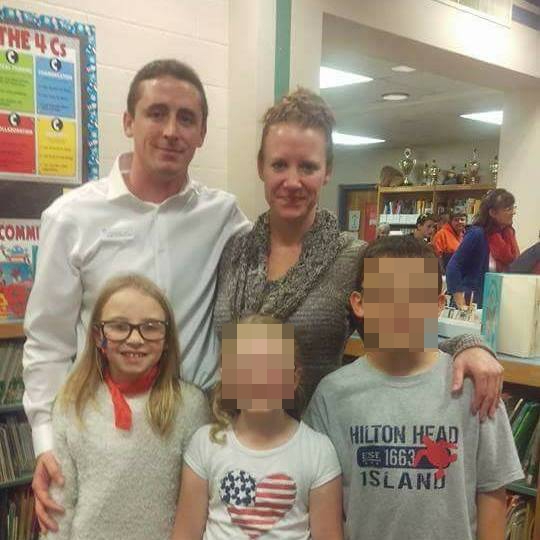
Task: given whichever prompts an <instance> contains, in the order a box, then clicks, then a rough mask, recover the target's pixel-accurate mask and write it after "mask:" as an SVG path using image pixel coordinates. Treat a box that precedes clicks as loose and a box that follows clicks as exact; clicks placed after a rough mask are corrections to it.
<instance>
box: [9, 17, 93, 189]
mask: <svg viewBox="0 0 540 540" xmlns="http://www.w3.org/2000/svg"><path fill="white" fill-rule="evenodd" d="M95 48H96V41H95V29H94V27H93V26H91V25H88V24H82V23H77V22H72V21H68V20H66V19H62V18H59V17H52V16H46V15H37V14H35V13H31V12H28V11H22V10H18V9H12V8H9V7H3V8H0V181H3V180H5V181H10V182H24V183H27V182H31V183H40V184H43V183H45V184H62V185H64V186H73V185H78V184H81V183H82V182H85V181H87V180H92V179H95V178H97V177H98V176H99V148H98V122H97V120H98V118H97V77H96V52H95ZM42 191H43V190H42ZM45 192H47V190H45Z"/></svg>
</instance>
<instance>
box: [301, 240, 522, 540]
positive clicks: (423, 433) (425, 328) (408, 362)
mask: <svg viewBox="0 0 540 540" xmlns="http://www.w3.org/2000/svg"><path fill="white" fill-rule="evenodd" d="M358 280H359V282H358V291H357V292H354V293H352V295H351V306H352V309H353V311H354V313H355V315H356V316H358V317H362V316H363V317H364V324H365V349H366V356H365V357H364V358H359V359H358V360H356V361H355V362H354V363H352V364H350V365H348V366H345V367H343V368H341V369H339V370H338V371H336V372H334V373H332V374H331V375H328V376H327V377H325V378H324V379H323V380H322V381H321V383H320V384H319V386H318V388H317V390H316V391H315V394H314V396H313V399H312V401H311V403H310V404H309V406H308V408H307V411H306V415H305V417H304V419H305V421H306V422H307V423H309V424H310V425H311V426H313V427H314V428H315V429H317V430H319V431H321V432H322V433H325V434H327V435H328V436H329V437H330V439H331V440H332V442H333V443H334V446H335V448H336V451H337V453H338V457H339V460H340V463H341V467H342V470H343V485H344V510H345V515H346V524H345V536H346V538H349V539H351V540H356V539H360V538H366V539H369V540H397V539H399V540H417V539H428V538H429V539H430V540H434V539H440V540H450V539H456V540H472V539H479V540H503V539H504V527H505V506H506V501H505V490H504V486H505V485H506V484H507V483H509V482H512V481H514V480H517V479H519V478H522V477H523V473H522V470H521V466H520V463H519V459H518V456H517V452H516V449H515V446H514V442H513V439H512V433H511V429H510V425H509V422H508V418H507V416H506V411H505V409H504V407H503V405H502V404H499V407H498V409H497V412H496V415H495V418H494V419H491V420H487V421H486V422H483V423H481V422H480V420H479V418H478V415H472V414H471V413H470V400H471V396H472V392H473V385H472V383H471V381H470V380H465V384H464V388H463V392H462V393H461V394H460V395H452V394H451V392H450V389H451V385H452V359H451V358H450V357H449V356H447V355H445V354H444V353H442V352H440V351H438V349H437V314H438V313H437V312H438V310H440V309H441V308H442V306H443V305H444V296H443V295H442V279H441V273H440V267H439V265H438V261H437V259H436V256H435V254H434V253H433V250H432V249H431V247H429V246H428V245H426V244H424V243H422V242H418V241H416V240H414V238H411V237H388V238H383V239H380V240H377V241H375V242H374V243H373V244H371V245H370V246H368V248H367V249H366V251H365V255H364V258H363V260H362V261H361V264H360V270H359V277H358Z"/></svg>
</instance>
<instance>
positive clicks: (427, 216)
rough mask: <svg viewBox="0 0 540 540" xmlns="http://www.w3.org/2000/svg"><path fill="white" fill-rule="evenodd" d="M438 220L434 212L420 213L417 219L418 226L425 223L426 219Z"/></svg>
mask: <svg viewBox="0 0 540 540" xmlns="http://www.w3.org/2000/svg"><path fill="white" fill-rule="evenodd" d="M430 220H431V221H436V220H435V216H434V215H433V214H420V215H419V216H418V219H417V220H416V226H417V227H418V225H423V224H424V223H425V222H426V221H430Z"/></svg>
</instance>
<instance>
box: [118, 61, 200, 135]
mask: <svg viewBox="0 0 540 540" xmlns="http://www.w3.org/2000/svg"><path fill="white" fill-rule="evenodd" d="M160 77H173V78H175V79H178V80H179V81H185V82H188V83H190V84H192V85H193V86H194V87H195V88H196V89H197V91H198V92H199V96H200V97H201V111H202V125H203V127H205V128H206V120H207V119H208V101H207V99H206V93H205V91H204V87H203V84H202V82H201V79H200V78H199V76H198V75H197V73H196V72H195V70H194V69H193V68H191V67H190V66H188V65H187V64H184V62H179V61H178V60H175V59H174V58H165V59H161V60H154V61H153V62H150V63H148V64H146V65H145V66H143V67H142V68H141V69H139V71H137V73H136V74H135V77H133V80H132V81H131V84H130V85H129V92H128V96H127V111H128V113H129V114H130V115H131V116H135V106H136V105H137V101H139V99H140V97H141V96H140V92H139V87H140V83H141V82H143V81H147V80H150V79H159V78H160Z"/></svg>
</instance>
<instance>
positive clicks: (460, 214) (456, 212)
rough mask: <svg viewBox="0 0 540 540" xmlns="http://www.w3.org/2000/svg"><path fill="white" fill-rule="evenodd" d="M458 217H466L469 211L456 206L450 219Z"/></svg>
mask: <svg viewBox="0 0 540 540" xmlns="http://www.w3.org/2000/svg"><path fill="white" fill-rule="evenodd" d="M458 217H464V218H466V217H467V212H465V210H462V209H461V208H454V209H453V210H452V212H451V213H450V221H452V220H453V219H455V218H458Z"/></svg>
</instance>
